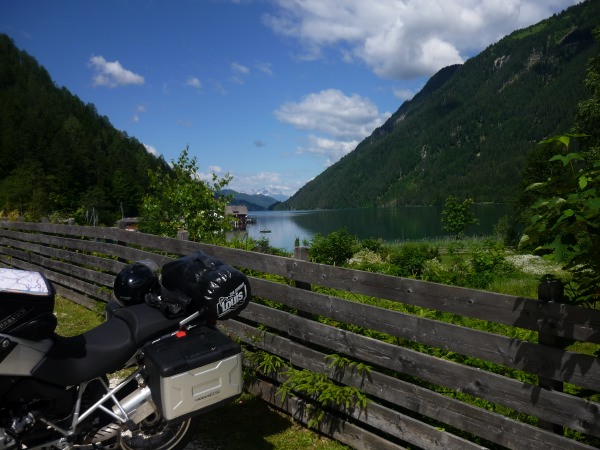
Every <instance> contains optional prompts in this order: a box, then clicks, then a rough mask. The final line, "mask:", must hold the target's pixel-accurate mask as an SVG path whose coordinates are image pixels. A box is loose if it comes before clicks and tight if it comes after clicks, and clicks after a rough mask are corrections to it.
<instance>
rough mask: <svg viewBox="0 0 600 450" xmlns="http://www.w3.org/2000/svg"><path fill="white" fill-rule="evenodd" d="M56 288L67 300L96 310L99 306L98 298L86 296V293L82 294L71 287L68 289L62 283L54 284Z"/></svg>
mask: <svg viewBox="0 0 600 450" xmlns="http://www.w3.org/2000/svg"><path fill="white" fill-rule="evenodd" d="M54 288H55V289H56V293H57V294H58V295H60V296H61V297H63V298H66V299H67V300H70V301H72V302H73V303H77V304H78V305H81V306H83V307H85V308H87V309H91V310H92V311H93V310H96V308H97V306H98V300H95V299H92V298H89V297H86V296H85V295H82V294H80V293H79V292H75V291H73V290H71V289H68V288H66V287H64V286H61V285H60V284H56V283H55V284H54ZM60 321H61V319H60V317H59V318H58V322H59V323H60Z"/></svg>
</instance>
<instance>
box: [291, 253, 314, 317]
mask: <svg viewBox="0 0 600 450" xmlns="http://www.w3.org/2000/svg"><path fill="white" fill-rule="evenodd" d="M294 259H299V260H301V261H308V248H307V247H298V246H296V247H294ZM294 284H295V286H296V287H297V288H298V289H304V290H306V291H310V290H311V289H312V288H311V285H310V283H307V282H306V281H295V282H294ZM298 315H299V316H300V317H304V318H306V319H314V315H312V314H311V313H309V312H306V311H298Z"/></svg>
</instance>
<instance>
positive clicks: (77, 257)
mask: <svg viewBox="0 0 600 450" xmlns="http://www.w3.org/2000/svg"><path fill="white" fill-rule="evenodd" d="M198 250H203V251H205V252H206V253H208V254H210V255H213V256H215V257H217V258H220V259H222V260H223V261H226V262H227V263H228V264H231V265H234V266H237V267H239V268H244V269H247V270H248V271H249V272H248V273H250V274H251V275H252V276H251V277H250V282H251V286H252V293H253V295H254V296H255V298H256V301H253V302H251V304H250V305H249V306H248V308H247V309H246V310H245V311H244V313H243V314H242V315H241V316H240V317H239V319H236V320H229V321H227V322H225V323H223V324H222V326H223V328H225V329H226V330H227V331H228V332H229V333H230V334H232V335H234V336H236V337H238V338H239V339H240V340H241V341H243V342H244V343H245V348H246V349H247V352H248V353H247V354H248V355H252V354H255V355H256V352H267V354H272V355H277V357H279V358H282V359H283V360H285V361H286V362H287V363H288V364H291V365H293V367H294V368H296V369H307V370H309V371H312V372H314V373H318V374H326V375H327V376H328V377H329V378H330V379H331V380H333V381H335V383H339V385H345V386H351V387H355V388H358V389H360V391H361V392H362V393H364V394H366V396H368V398H369V402H368V403H367V406H366V408H362V409H361V408H354V409H353V408H348V409H346V408H337V407H327V408H325V410H323V411H324V416H323V417H324V419H323V420H322V421H321V422H319V425H318V428H319V429H320V430H321V431H322V432H323V433H326V434H328V435H330V436H333V437H334V438H336V439H338V440H339V441H341V442H344V443H346V444H347V445H349V446H351V447H353V448H357V449H373V450H375V449H377V450H382V449H397V448H407V447H409V448H411V449H414V448H423V449H472V448H511V449H538V448H543V449H557V450H558V449H561V450H564V449H586V448H588V449H589V448H593V447H592V445H594V444H596V445H597V442H599V441H598V440H597V438H600V412H599V406H600V404H599V403H597V402H594V401H592V400H591V399H590V397H591V396H592V395H595V394H597V391H598V386H600V362H599V361H598V358H596V357H595V356H593V355H591V354H584V353H580V352H578V351H575V350H573V346H571V347H566V344H565V343H566V342H568V343H573V342H574V341H577V342H588V343H591V344H592V346H593V345H596V344H600V311H596V310H589V309H582V308H577V307H573V306H568V305H563V304H559V303H552V302H550V303H548V302H541V301H538V300H536V299H529V298H521V297H514V296H509V295H502V294H496V293H490V292H482V291H476V290H470V289H464V288H459V287H451V286H444V285H439V284H435V283H427V282H421V281H417V280H412V279H406V278H399V277H393V276H387V275H381V274H375V273H368V272H363V271H357V270H350V269H345V268H338V267H331V266H326V265H320V264H314V263H310V262H308V261H303V260H299V259H294V258H285V257H280V256H272V255H265V254H261V253H256V252H249V251H243V250H236V249H231V248H225V247H218V246H211V245H204V244H199V243H193V242H189V241H184V240H177V239H169V238H162V237H157V236H150V235H146V234H142V233H137V232H131V231H125V230H120V229H117V228H99V227H80V226H69V225H52V224H33V223H15V222H0V266H9V267H16V268H23V269H30V270H39V271H41V272H43V273H44V274H45V275H46V276H47V277H48V279H50V280H51V281H52V282H53V283H54V285H55V286H56V288H57V292H58V294H59V295H61V296H64V297H66V298H68V299H71V300H73V301H75V302H77V303H80V304H82V305H84V306H87V307H94V305H96V303H97V302H98V301H104V302H105V301H108V300H109V299H110V298H111V291H112V283H113V280H114V276H115V274H116V273H118V272H119V270H120V269H121V268H122V267H123V266H124V265H125V264H126V263H128V262H131V261H135V260H140V259H146V258H151V259H154V260H155V261H156V262H157V263H158V264H159V265H161V264H163V263H165V262H167V261H170V260H172V259H173V258H175V257H178V255H185V254H190V253H192V252H195V251H198ZM266 275H268V276H266ZM373 305H377V306H373ZM399 307H401V308H399ZM465 317H467V318H471V319H478V320H479V321H480V323H482V324H486V325H485V326H483V329H485V330H486V331H482V329H481V327H480V329H475V328H471V327H467V326H464V325H460V324H461V319H463V318H465ZM448 318H451V319H452V320H448ZM472 322H474V321H473V320H470V321H469V323H472ZM494 327H495V328H494ZM498 327H500V328H501V329H503V330H509V333H508V335H505V334H507V333H503V334H496V333H494V332H490V331H489V330H494V329H498ZM519 329H524V330H530V335H532V336H534V337H535V338H537V337H538V336H539V340H540V342H538V341H537V339H533V342H532V341H529V340H522V339H519V338H517V337H514V336H512V335H511V333H510V330H519ZM557 341H558V342H559V343H560V344H561V345H558V346H554V345H555V344H556V342H557ZM415 343H418V344H420V345H415ZM564 348H568V350H565V349H564ZM575 348H578V347H575ZM332 355H336V356H332ZM336 358H337V359H338V361H346V362H347V361H349V360H352V361H354V362H355V363H356V364H362V366H360V367H364V366H365V365H368V366H369V367H370V370H369V371H364V370H363V371H361V370H358V367H359V366H358V365H348V366H347V367H346V370H343V369H341V368H340V367H335V366H332V364H331V361H332V360H334V359H336ZM341 358H346V359H341ZM251 359H252V358H247V360H251ZM474 362H476V363H474ZM491 367H493V370H490V368H491ZM263 375H264V374H263ZM270 375H271V376H270V377H269V376H266V375H264V376H260V377H259V378H258V379H257V380H254V381H253V382H252V383H249V389H250V390H251V391H252V392H254V393H255V394H257V395H259V396H260V397H262V398H263V399H265V400H266V401H268V402H270V403H272V404H273V405H276V406H277V407H279V408H281V409H283V410H285V411H287V412H288V413H290V414H292V415H293V416H294V417H296V418H297V419H298V420H300V421H303V422H304V423H306V422H307V421H309V420H310V419H311V417H314V416H313V415H312V414H314V411H315V410H314V409H313V408H311V406H310V404H311V400H310V398H304V397H303V396H301V395H295V396H287V397H285V399H284V398H283V396H282V395H281V391H280V390H278V389H280V386H281V383H282V382H284V381H285V373H282V372H279V373H272V374H270ZM532 380H533V381H532ZM563 387H564V389H563ZM596 398H597V397H596ZM574 436H575V437H574ZM582 436H583V437H582ZM586 439H587V442H588V444H584V443H583V442H582V441H585V440H586Z"/></svg>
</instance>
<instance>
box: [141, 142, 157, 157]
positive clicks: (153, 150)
mask: <svg viewBox="0 0 600 450" xmlns="http://www.w3.org/2000/svg"><path fill="white" fill-rule="evenodd" d="M144 147H146V151H147V152H148V153H150V154H151V155H154V156H155V157H157V158H159V157H160V152H159V151H158V150H156V148H154V147H153V146H151V145H148V144H144Z"/></svg>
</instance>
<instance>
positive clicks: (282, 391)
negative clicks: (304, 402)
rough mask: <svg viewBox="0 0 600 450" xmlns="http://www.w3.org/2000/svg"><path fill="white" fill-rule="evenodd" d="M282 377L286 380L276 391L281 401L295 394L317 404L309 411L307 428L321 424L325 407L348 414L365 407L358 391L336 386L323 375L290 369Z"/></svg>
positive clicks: (362, 394)
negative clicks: (334, 408) (285, 377)
mask: <svg viewBox="0 0 600 450" xmlns="http://www.w3.org/2000/svg"><path fill="white" fill-rule="evenodd" d="M284 375H285V376H287V379H286V380H285V381H284V382H283V383H282V384H281V386H280V387H279V391H278V394H279V395H280V396H281V398H282V400H285V399H286V398H287V397H288V396H289V395H292V393H296V394H299V395H303V396H306V397H307V398H309V399H311V400H312V401H314V402H316V403H317V407H315V408H313V409H312V410H311V411H310V416H311V417H310V419H309V421H308V426H309V427H317V426H318V425H319V424H320V423H322V421H323V418H324V416H325V408H327V407H331V406H333V407H336V408H338V409H340V410H341V411H343V412H345V413H348V414H351V413H352V412H353V411H354V410H355V409H357V408H358V409H360V410H363V409H365V408H366V407H367V403H368V398H367V396H366V395H365V394H364V393H363V392H362V391H361V390H360V389H357V388H355V387H352V386H343V385H339V384H336V383H335V382H333V381H332V380H330V379H329V378H327V376H326V375H325V374H320V373H314V372H311V371H310V370H305V369H303V370H298V369H293V368H290V369H289V370H287V371H286V372H285V374H284Z"/></svg>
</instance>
